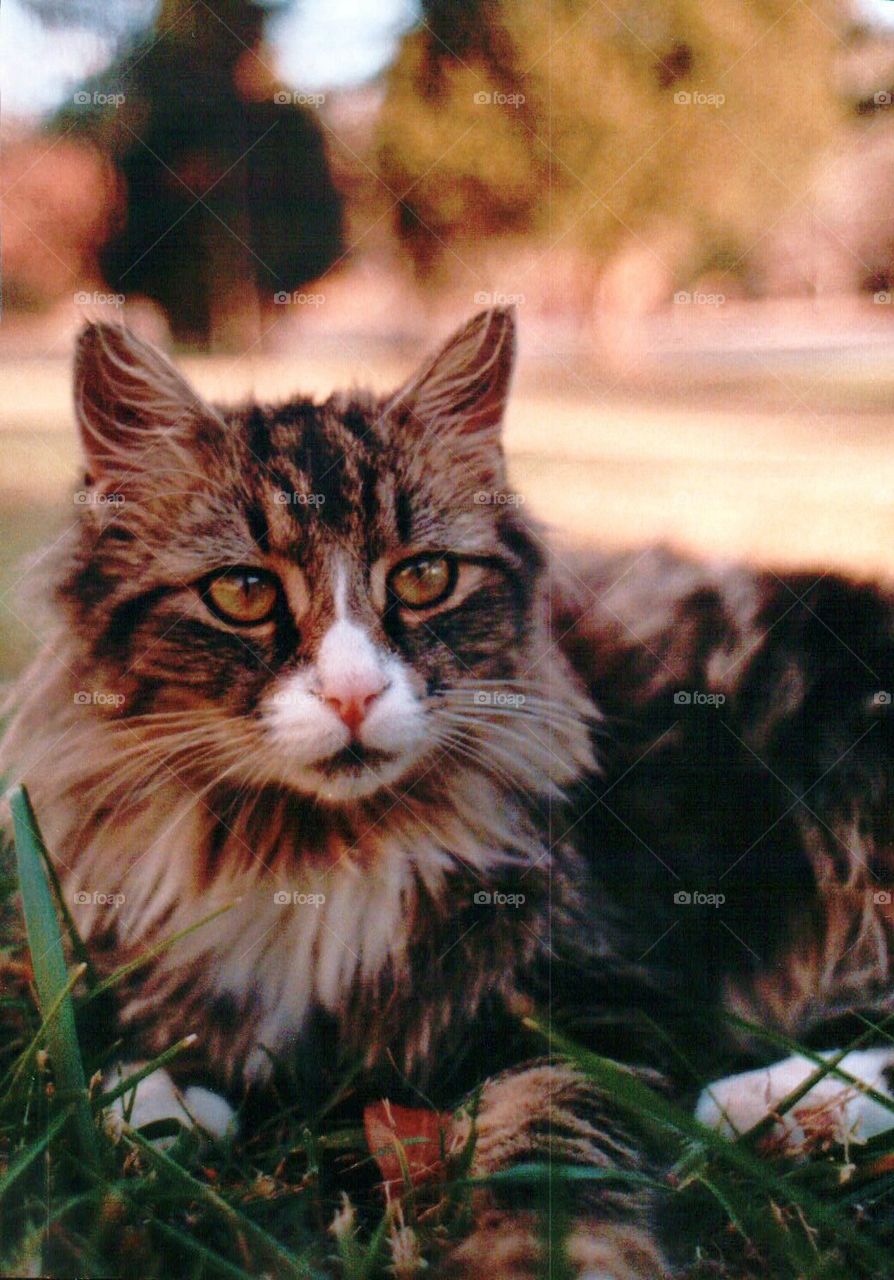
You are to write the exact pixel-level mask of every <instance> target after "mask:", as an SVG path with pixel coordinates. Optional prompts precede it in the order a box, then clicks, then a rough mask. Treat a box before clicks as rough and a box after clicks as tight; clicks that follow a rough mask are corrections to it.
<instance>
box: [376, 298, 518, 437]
mask: <svg viewBox="0 0 894 1280" xmlns="http://www.w3.org/2000/svg"><path fill="white" fill-rule="evenodd" d="M515 345H516V344H515V311H514V308H512V307H495V308H494V309H493V310H491V311H482V312H480V313H479V314H478V315H477V316H475V317H474V318H473V319H472V320H470V321H469V323H468V324H467V325H465V326H464V327H463V328H462V329H460V330H458V331H457V332H456V333H455V334H454V335H453V337H452V338H451V339H450V340H449V341H448V342H447V343H446V345H445V346H443V347H442V348H441V350H440V351H439V352H438V353H437V355H435V356H432V357H431V358H430V359H429V360H427V361H426V362H425V363H424V364H423V365H422V367H421V368H420V369H419V370H418V371H417V373H416V374H414V376H413V377H412V378H411V379H410V381H409V382H408V383H407V384H406V385H405V386H404V387H402V388H401V390H400V391H398V392H397V394H396V395H395V396H393V397H392V399H391V400H390V401H389V402H388V404H387V406H386V413H387V414H388V415H389V417H390V418H391V420H392V421H394V422H396V423H398V424H399V425H400V426H403V427H405V429H407V430H410V431H412V430H416V431H418V432H420V433H421V435H422V437H423V440H426V441H428V440H430V441H432V442H434V441H438V442H439V443H442V444H444V445H446V447H447V448H448V450H450V452H451V453H459V454H460V455H462V456H469V455H472V454H479V455H482V456H486V455H487V454H488V453H491V454H493V455H494V456H499V455H500V452H501V450H500V433H501V429H502V425H503V414H504V411H505V409H506V401H507V399H508V396H509V386H510V383H511V381H512V371H513V368H514V366H515Z"/></svg>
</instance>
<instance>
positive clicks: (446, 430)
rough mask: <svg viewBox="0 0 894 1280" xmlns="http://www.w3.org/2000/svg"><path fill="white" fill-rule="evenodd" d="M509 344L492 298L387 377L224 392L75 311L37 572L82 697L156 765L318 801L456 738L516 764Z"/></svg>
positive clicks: (528, 590) (534, 624) (517, 594)
mask: <svg viewBox="0 0 894 1280" xmlns="http://www.w3.org/2000/svg"><path fill="white" fill-rule="evenodd" d="M514 346H515V334H514V320H513V317H512V314H511V313H510V312H508V311H503V310H494V311H489V312H485V313H482V314H481V315H478V316H476V317H475V318H474V319H473V320H472V321H471V322H470V323H469V324H467V325H466V326H465V328H463V329H461V330H460V331H459V332H458V333H456V334H455V335H454V337H453V338H452V339H451V340H450V341H449V342H448V343H447V344H446V346H444V347H443V348H442V350H441V351H440V352H438V354H437V355H435V356H434V357H433V358H431V359H430V360H428V361H427V362H426V363H425V364H424V365H423V366H422V367H421V369H420V370H419V371H418V372H417V373H416V374H415V376H414V377H413V378H411V379H410V381H409V382H408V383H406V384H405V386H403V387H402V388H401V389H400V390H399V391H398V392H397V393H396V394H394V395H392V396H389V397H387V398H384V399H377V398H375V397H373V396H371V395H367V394H362V393H351V394H339V395H335V396H333V397H332V398H330V399H329V400H328V401H326V402H325V403H323V404H315V403H313V402H312V401H310V400H306V399H296V400H293V401H290V402H288V403H286V404H283V405H279V406H276V407H265V406H258V405H250V406H248V407H244V408H239V409H223V408H219V407H216V406H212V405H210V404H207V403H205V402H204V401H203V400H202V399H201V398H200V397H199V396H198V395H197V394H196V393H195V392H194V391H193V390H192V389H191V388H190V387H189V385H188V384H187V383H186V382H185V381H184V380H183V378H182V377H181V376H180V374H179V373H178V372H177V371H176V369H175V368H174V367H173V366H172V365H171V364H170V363H169V362H168V361H167V359H165V358H164V357H163V356H162V355H160V354H159V353H158V352H157V351H155V350H154V349H153V348H151V347H149V346H147V345H146V344H144V343H143V342H141V341H140V340H139V339H137V338H136V337H134V336H133V335H132V334H130V333H129V332H127V331H126V330H125V329H122V328H115V327H108V326H101V325H94V326H90V327H89V328H87V329H86V330H85V331H84V333H83V334H82V335H81V338H80V341H79V344H78V350H77V358H76V370H75V401H76V410H77V416H78V421H79V424H80V430H81V437H82V441H83V447H84V453H85V460H86V469H87V475H86V480H85V488H84V490H83V494H82V499H83V501H82V505H81V524H80V530H79V534H78V537H77V540H76V549H75V553H74V556H73V558H71V559H70V560H69V563H68V566H67V569H66V571H65V573H64V575H63V579H62V581H61V583H60V586H59V590H58V598H59V599H60V600H61V602H62V603H63V605H64V608H65V610H66V615H67V618H68V623H69V626H70V627H71V628H72V630H73V633H74V634H75V635H76V637H77V639H78V651H79V654H80V659H81V672H83V673H90V678H92V680H93V683H94V685H96V684H99V685H100V686H101V691H102V689H105V690H108V691H109V695H110V696H109V697H108V698H107V705H104V704H103V703H102V692H101V691H100V696H99V698H98V699H97V698H95V697H94V698H93V699H92V703H93V705H92V706H91V707H89V708H85V713H90V714H94V713H95V712H96V704H97V703H99V709H100V713H101V714H106V715H108V716H109V717H110V718H111V719H112V720H113V721H114V723H115V725H116V726H117V728H118V729H119V730H121V731H122V733H123V734H124V735H125V736H124V737H123V741H122V747H123V748H124V749H126V748H127V746H128V737H127V736H126V735H127V733H128V732H129V731H130V732H132V734H133V735H135V741H136V738H137V737H138V738H139V741H140V742H141V743H143V744H144V745H145V749H146V751H147V752H150V753H151V752H152V751H155V752H156V753H157V752H159V751H161V752H164V751H165V750H167V751H168V752H169V754H168V756H167V757H166V763H169V764H170V766H171V768H174V769H176V770H177V771H186V773H187V774H190V773H192V774H195V775H196V776H197V777H200V776H201V777H210V776H214V775H219V776H223V775H225V774H226V775H228V776H229V777H230V778H231V779H232V781H233V783H234V785H240V786H249V785H251V784H257V785H263V784H280V785H285V786H287V787H290V788H292V789H294V790H297V791H300V792H302V793H304V794H308V795H312V796H315V797H317V798H319V799H322V800H325V801H327V802H330V803H351V802H353V801H355V800H357V799H359V798H361V797H363V796H368V795H370V794H372V793H374V792H376V791H379V790H381V789H383V788H391V787H392V786H394V785H395V784H396V783H398V781H399V780H407V779H412V778H414V777H418V776H419V775H420V773H424V772H425V771H426V770H428V769H431V768H433V767H435V765H436V763H437V762H438V761H439V760H440V761H443V759H444V758H445V757H451V756H453V757H455V758H456V757H458V758H461V759H463V760H464V761H465V762H466V763H469V762H475V761H480V763H481V767H482V768H483V769H485V770H490V771H492V772H495V773H503V774H507V775H508V774H510V773H511V772H512V768H513V765H514V764H515V765H516V766H517V768H518V772H519V778H520V779H522V780H525V779H526V775H525V771H524V768H523V767H522V766H523V763H524V758H525V750H524V742H523V738H524V735H523V734H522V732H521V731H520V730H519V728H518V727H517V723H516V721H517V714H518V713H519V712H521V713H522V714H527V716H528V717H530V715H531V714H532V712H538V713H539V712H540V711H542V716H541V717H540V719H539V720H538V723H539V724H540V726H541V728H543V727H544V725H545V727H546V728H547V729H548V728H549V704H550V691H549V690H548V689H545V688H543V689H541V687H540V686H541V682H543V681H545V680H547V675H548V671H549V672H552V667H550V666H549V663H548V660H547V654H546V650H547V648H548V645H549V640H548V636H547V635H546V631H545V624H544V616H545V609H544V601H543V587H542V574H543V557H542V555H541V553H540V549H539V539H538V538H537V536H536V534H535V533H533V532H532V531H531V530H530V529H529V528H528V525H527V522H526V521H524V520H523V519H522V517H521V514H520V511H519V507H518V506H517V505H516V503H515V501H514V499H513V495H511V494H510V493H509V492H508V491H507V489H506V487H505V484H506V481H505V471H504V461H503V453H502V447H501V442H500V434H501V423H502V418H503V412H504V408H505V403H506V396H507V392H508V388H509V382H510V378H511V374H512V366H513V358H514ZM544 661H546V662H547V665H546V666H544V665H543V663H544ZM79 679H80V680H81V682H82V683H83V679H84V676H82V675H81V674H80V673H79ZM565 715H566V719H567V710H566V712H565ZM514 716H515V717H516V720H515V721H514ZM148 758H149V757H148V756H147V761H148ZM555 772H556V774H557V775H558V780H561V781H564V780H567V777H566V776H563V775H567V776H571V773H572V772H573V769H572V767H571V766H570V765H569V766H568V767H567V768H565V767H563V766H561V764H558V765H557V768H556V770H555Z"/></svg>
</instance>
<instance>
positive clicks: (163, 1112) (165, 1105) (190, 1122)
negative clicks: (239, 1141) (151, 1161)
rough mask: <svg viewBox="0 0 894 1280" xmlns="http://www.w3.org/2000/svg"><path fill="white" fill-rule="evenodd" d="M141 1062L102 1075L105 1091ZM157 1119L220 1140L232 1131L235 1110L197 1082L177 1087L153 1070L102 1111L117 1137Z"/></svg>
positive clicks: (164, 1141)
mask: <svg viewBox="0 0 894 1280" xmlns="http://www.w3.org/2000/svg"><path fill="white" fill-rule="evenodd" d="M144 1065H145V1064H143V1063H139V1062H128V1063H118V1064H117V1065H116V1066H115V1067H113V1068H112V1070H111V1071H109V1072H108V1073H107V1074H106V1077H105V1080H104V1082H103V1083H104V1088H105V1090H106V1092H108V1091H110V1090H112V1089H114V1088H116V1087H117V1086H118V1085H119V1084H120V1083H122V1082H123V1081H125V1080H127V1079H128V1077H130V1076H132V1075H135V1074H136V1073H137V1072H138V1071H140V1070H141V1068H142V1067H143V1066H144ZM157 1120H177V1121H178V1122H179V1123H180V1124H181V1125H182V1126H183V1127H184V1128H186V1129H200V1130H201V1131H202V1132H203V1133H206V1134H209V1135H210V1136H211V1137H212V1138H216V1139H221V1138H225V1137H227V1136H228V1135H232V1134H234V1133H235V1132H236V1128H237V1124H236V1113H235V1111H234V1110H233V1108H232V1107H231V1106H230V1104H229V1103H228V1102H227V1100H226V1099H225V1098H222V1097H221V1096H220V1094H218V1093H213V1092H212V1091H211V1090H210V1089H205V1088H203V1087H202V1086H201V1085H190V1086H189V1087H188V1088H186V1089H183V1090H180V1089H178V1088H177V1086H176V1085H175V1084H174V1081H173V1080H172V1079H171V1077H170V1076H169V1075H168V1073H167V1071H164V1070H159V1071H153V1072H152V1074H151V1075H148V1076H146V1078H145V1079H144V1080H141V1081H140V1082H139V1083H138V1084H137V1085H136V1086H135V1088H134V1089H130V1090H128V1091H127V1093H124V1094H122V1096H121V1097H120V1098H116V1099H115V1100H114V1102H112V1103H111V1104H110V1105H109V1107H108V1108H107V1109H106V1113H105V1125H106V1128H107V1130H108V1131H109V1132H110V1133H112V1134H113V1135H115V1136H119V1135H120V1134H121V1133H122V1132H123V1131H124V1129H125V1128H126V1127H129V1128H131V1129H142V1128H143V1126H144V1125H148V1124H153V1123H154V1122H155V1121H157ZM173 1141H174V1139H173V1138H159V1139H157V1140H156V1145H157V1146H158V1147H160V1148H162V1149H164V1147H166V1146H170V1145H171V1143H172V1142H173Z"/></svg>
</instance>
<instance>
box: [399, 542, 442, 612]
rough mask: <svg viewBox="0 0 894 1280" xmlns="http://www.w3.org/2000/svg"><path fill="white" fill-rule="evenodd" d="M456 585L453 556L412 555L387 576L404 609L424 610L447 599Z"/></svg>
mask: <svg viewBox="0 0 894 1280" xmlns="http://www.w3.org/2000/svg"><path fill="white" fill-rule="evenodd" d="M455 585H456V561H455V560H454V558H453V557H452V556H443V555H425V556H414V557H413V559H412V560H404V561H403V562H402V563H401V564H398V565H395V567H394V568H393V569H392V570H391V573H390V575H389V577H388V586H389V588H390V590H391V591H392V593H393V594H394V595H395V596H397V598H398V600H399V601H400V603H401V604H402V605H404V607H405V608H407V609H427V608H428V607H429V606H430V605H434V604H440V603H441V601H442V600H446V598H447V596H449V595H450V593H451V591H452V590H453V588H454V586H455Z"/></svg>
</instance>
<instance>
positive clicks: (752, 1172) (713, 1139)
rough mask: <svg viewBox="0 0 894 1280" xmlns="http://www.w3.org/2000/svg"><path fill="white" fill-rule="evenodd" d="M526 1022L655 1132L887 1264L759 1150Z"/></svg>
mask: <svg viewBox="0 0 894 1280" xmlns="http://www.w3.org/2000/svg"><path fill="white" fill-rule="evenodd" d="M523 1022H524V1025H525V1026H527V1027H529V1028H530V1029H531V1030H532V1031H536V1032H537V1033H538V1034H539V1035H541V1036H543V1037H545V1038H546V1039H547V1040H548V1041H549V1042H550V1043H551V1044H552V1047H553V1049H554V1051H556V1052H558V1053H559V1054H561V1055H562V1057H564V1058H566V1059H569V1060H570V1061H572V1062H574V1063H576V1065H577V1066H578V1067H579V1068H580V1069H581V1070H582V1071H583V1072H584V1073H585V1074H586V1075H587V1076H589V1077H590V1079H592V1080H594V1081H595V1082H596V1083H597V1084H598V1085H599V1086H600V1087H601V1088H602V1089H603V1090H604V1091H605V1093H606V1094H607V1096H608V1097H610V1098H611V1099H612V1102H613V1103H614V1104H615V1105H617V1106H618V1107H619V1108H621V1109H622V1110H623V1111H626V1112H627V1113H628V1115H631V1116H633V1117H634V1118H635V1119H637V1120H639V1122H640V1123H646V1124H648V1125H649V1127H650V1128H651V1129H652V1130H653V1131H655V1132H656V1133H659V1132H663V1133H665V1134H676V1135H677V1140H679V1138H680V1137H685V1138H689V1139H695V1140H696V1141H697V1142H699V1143H701V1144H702V1145H703V1146H704V1147H705V1148H706V1150H707V1151H709V1152H710V1153H711V1154H712V1155H713V1156H715V1157H717V1158H718V1159H719V1161H720V1162H722V1163H723V1164H725V1165H727V1166H729V1167H732V1168H735V1169H737V1170H738V1171H739V1172H740V1173H741V1174H744V1175H746V1176H747V1177H749V1178H751V1179H752V1180H753V1182H755V1183H756V1184H757V1185H758V1186H759V1187H760V1188H761V1190H762V1192H763V1193H764V1194H765V1195H767V1196H768V1198H771V1199H776V1200H779V1201H781V1202H782V1203H787V1204H791V1205H793V1206H796V1207H798V1208H800V1209H803V1210H804V1211H805V1212H806V1213H807V1214H808V1216H809V1217H810V1218H811V1220H812V1221H813V1222H814V1223H815V1224H817V1225H822V1226H823V1227H824V1228H826V1229H827V1230H829V1231H830V1232H832V1233H833V1234H835V1235H837V1236H838V1238H839V1239H840V1240H841V1241H846V1242H847V1244H848V1247H849V1248H850V1249H851V1250H852V1251H853V1253H854V1255H855V1257H858V1258H859V1259H860V1260H861V1262H863V1263H864V1264H865V1265H867V1266H869V1267H871V1268H875V1269H879V1268H881V1267H882V1266H883V1265H885V1259H886V1256H887V1255H886V1251H885V1250H884V1249H883V1248H882V1247H881V1246H876V1245H875V1244H873V1243H872V1242H871V1241H870V1240H869V1239H868V1238H867V1237H866V1236H864V1235H863V1234H862V1233H861V1232H860V1231H858V1230H857V1229H856V1227H854V1226H853V1225H852V1223H851V1222H849V1221H848V1219H847V1218H846V1217H845V1216H844V1215H843V1214H842V1213H840V1212H838V1211H836V1210H835V1209H834V1208H833V1207H831V1206H829V1205H826V1204H825V1203H823V1202H822V1201H820V1200H818V1199H817V1198H816V1197H815V1196H813V1195H811V1194H810V1193H809V1192H808V1191H807V1190H806V1189H805V1188H804V1187H801V1186H796V1185H794V1184H793V1183H791V1182H788V1181H786V1180H785V1179H784V1178H781V1177H780V1176H779V1175H778V1173H776V1171H775V1170H774V1169H773V1168H772V1166H771V1165H770V1164H769V1163H768V1162H767V1161H765V1160H761V1159H760V1158H759V1157H758V1156H756V1155H754V1154H753V1153H752V1152H751V1151H750V1150H749V1149H748V1147H747V1146H745V1145H743V1144H742V1143H741V1142H730V1141H729V1140H728V1139H726V1138H724V1137H723V1136H722V1135H721V1134H719V1133H716V1132H715V1131H714V1130H713V1129H708V1128H706V1127H705V1126H704V1125H703V1124H701V1123H700V1122H699V1121H698V1120H696V1118H695V1117H694V1116H690V1115H689V1114H688V1113H687V1112H685V1111H683V1110H682V1109H681V1108H679V1107H677V1106H674V1104H673V1103H671V1102H668V1101H667V1100H666V1099H665V1098H663V1097H661V1096H660V1095H659V1094H657V1093H655V1092H654V1091H653V1090H652V1089H650V1088H649V1087H648V1085H646V1084H645V1083H644V1082H643V1081H642V1080H640V1079H639V1078H638V1077H637V1076H636V1075H635V1074H634V1072H633V1071H631V1070H629V1069H628V1068H626V1067H622V1066H619V1065H618V1063H616V1062H612V1061H611V1060H610V1059H608V1058H603V1057H601V1056H600V1055H599V1054H596V1053H592V1052H590V1051H589V1050H588V1049H583V1048H581V1046H580V1045H576V1044H575V1043H574V1042H573V1041H571V1040H569V1039H567V1038H566V1037H565V1036H562V1035H560V1034H559V1033H558V1032H556V1031H554V1030H551V1029H549V1028H547V1027H546V1026H545V1025H544V1024H542V1023H540V1022H539V1021H538V1020H537V1019H536V1018H524V1019H523Z"/></svg>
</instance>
